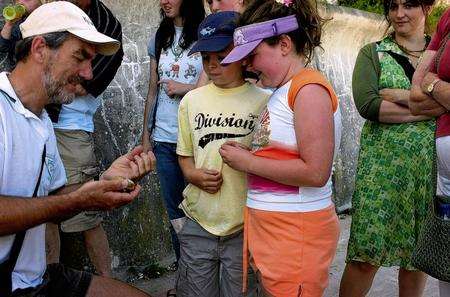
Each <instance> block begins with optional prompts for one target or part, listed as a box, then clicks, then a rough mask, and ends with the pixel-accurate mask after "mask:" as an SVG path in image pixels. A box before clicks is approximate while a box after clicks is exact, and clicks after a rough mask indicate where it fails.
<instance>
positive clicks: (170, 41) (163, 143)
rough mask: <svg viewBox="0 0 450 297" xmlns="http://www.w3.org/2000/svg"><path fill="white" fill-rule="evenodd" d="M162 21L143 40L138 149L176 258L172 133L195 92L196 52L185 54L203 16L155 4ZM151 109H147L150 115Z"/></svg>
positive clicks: (171, 1)
mask: <svg viewBox="0 0 450 297" xmlns="http://www.w3.org/2000/svg"><path fill="white" fill-rule="evenodd" d="M159 3H160V6H161V15H162V17H163V19H162V21H161V23H160V24H159V27H158V30H157V31H156V34H155V35H154V36H152V38H151V39H150V42H149V47H148V53H149V56H150V83H149V90H148V95H147V102H146V105H145V111H144V127H143V131H144V132H143V139H142V142H143V144H144V148H145V149H146V150H148V149H151V145H150V135H152V138H153V141H154V146H153V152H154V153H155V156H156V159H157V164H158V165H157V171H158V176H159V180H160V185H161V192H162V196H163V198H164V202H165V206H166V210H167V213H168V216H169V219H170V222H171V226H170V229H171V234H172V245H173V249H174V250H175V254H176V258H177V261H178V258H179V257H180V245H179V243H178V238H177V235H176V231H178V230H177V227H178V226H180V225H181V224H179V222H180V219H181V220H182V219H183V218H184V216H185V215H184V213H183V211H182V210H181V209H179V208H178V205H179V204H180V203H181V201H182V200H183V196H182V192H183V190H184V188H185V181H184V178H183V174H182V172H181V169H180V167H179V165H178V160H177V154H176V152H175V149H176V143H177V133H178V105H179V104H180V100H181V98H182V97H183V95H184V94H186V93H187V92H188V91H190V90H192V89H193V88H195V85H196V83H197V80H198V79H199V75H200V73H201V72H202V70H203V68H202V57H201V56H200V54H198V53H197V54H193V55H191V56H188V53H189V50H190V48H191V47H192V45H193V43H194V42H195V41H196V40H197V28H198V25H199V24H200V23H201V21H202V20H203V19H204V18H205V9H204V6H203V0H160V2H159ZM152 106H153V111H152Z"/></svg>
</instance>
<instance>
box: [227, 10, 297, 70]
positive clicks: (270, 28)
mask: <svg viewBox="0 0 450 297" xmlns="http://www.w3.org/2000/svg"><path fill="white" fill-rule="evenodd" d="M297 29H298V23H297V18H296V17H295V15H290V16H287V17H282V18H279V19H274V20H270V21H266V22H261V23H256V24H251V25H247V26H244V27H239V28H236V30H234V34H233V42H234V49H233V50H232V51H231V52H230V53H229V54H228V55H227V56H226V57H225V59H223V60H222V63H221V64H230V63H233V62H236V61H239V60H242V59H243V58H245V57H246V56H248V55H249V54H250V53H251V52H252V51H253V50H254V49H255V48H256V47H257V46H258V44H260V43H261V41H263V40H264V39H265V38H269V37H273V36H277V35H281V34H283V33H288V32H291V31H294V30H297Z"/></svg>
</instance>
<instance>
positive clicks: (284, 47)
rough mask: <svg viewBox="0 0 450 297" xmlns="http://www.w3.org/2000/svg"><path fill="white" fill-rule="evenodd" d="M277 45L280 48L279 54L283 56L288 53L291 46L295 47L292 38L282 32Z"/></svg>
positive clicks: (291, 48)
mask: <svg viewBox="0 0 450 297" xmlns="http://www.w3.org/2000/svg"><path fill="white" fill-rule="evenodd" d="M278 45H279V46H280V49H281V54H282V55H283V56H286V55H288V54H289V53H290V52H291V51H292V50H293V49H295V48H293V47H295V45H294V43H293V42H292V39H291V37H290V36H289V35H287V34H282V35H281V36H280V40H279V41H278Z"/></svg>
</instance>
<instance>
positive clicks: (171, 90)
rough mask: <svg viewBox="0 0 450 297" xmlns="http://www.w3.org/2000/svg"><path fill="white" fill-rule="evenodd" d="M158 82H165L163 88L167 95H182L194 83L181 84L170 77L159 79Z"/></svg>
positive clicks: (191, 87)
mask: <svg viewBox="0 0 450 297" xmlns="http://www.w3.org/2000/svg"><path fill="white" fill-rule="evenodd" d="M158 84H165V86H164V89H165V91H166V94H167V95H168V96H169V97H172V96H184V95H185V94H186V93H187V92H189V91H190V90H192V89H193V87H194V85H190V84H183V83H180V82H177V81H174V80H172V79H161V80H160V81H158Z"/></svg>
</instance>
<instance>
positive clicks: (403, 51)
mask: <svg viewBox="0 0 450 297" xmlns="http://www.w3.org/2000/svg"><path fill="white" fill-rule="evenodd" d="M433 2H434V0H385V1H384V9H385V16H386V19H387V20H388V22H389V24H390V25H391V26H392V28H393V29H394V30H393V33H391V34H390V35H388V36H387V37H386V38H384V39H383V40H381V41H379V42H377V43H373V44H369V45H366V46H365V47H364V48H362V49H361V51H360V53H359V55H358V58H357V61H356V65H355V69H354V72H353V96H354V100H355V104H356V107H357V108H358V111H359V113H360V114H361V116H362V117H364V118H366V119H367V121H366V122H365V124H364V127H363V130H362V133H361V139H360V144H361V146H360V155H359V160H358V169H357V175H356V185H355V193H354V196H353V210H354V213H353V217H352V226H351V233H350V240H349V243H348V251H347V265H346V268H345V271H344V275H343V277H342V280H341V288H340V296H341V297H350V296H351V297H353V296H365V295H366V294H367V293H368V291H369V290H370V287H371V285H372V281H373V278H374V276H375V274H376V272H377V270H378V268H379V267H380V266H385V267H390V266H399V267H400V270H399V276H398V279H399V293H400V296H401V297H402V296H408V297H414V296H422V294H423V290H424V287H425V282H426V275H425V274H424V273H422V272H420V271H417V270H415V268H414V267H413V266H412V265H411V253H412V251H413V249H414V246H415V244H416V240H417V237H418V234H419V230H420V227H421V225H422V222H423V220H424V218H425V216H426V212H427V209H428V202H429V201H430V199H431V197H432V196H433V193H434V190H435V189H434V188H433V184H432V180H431V169H432V166H433V145H434V130H435V121H434V120H431V119H429V118H426V117H425V116H413V115H412V114H411V113H410V111H409V109H408V101H409V89H410V87H411V78H412V74H413V73H414V68H415V66H416V65H417V63H418V60H419V57H420V55H421V54H422V52H423V51H424V50H425V48H426V45H427V43H428V41H429V38H428V37H426V36H425V35H424V31H425V20H426V16H427V14H428V12H429V11H430V9H431V6H432V5H433Z"/></svg>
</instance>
